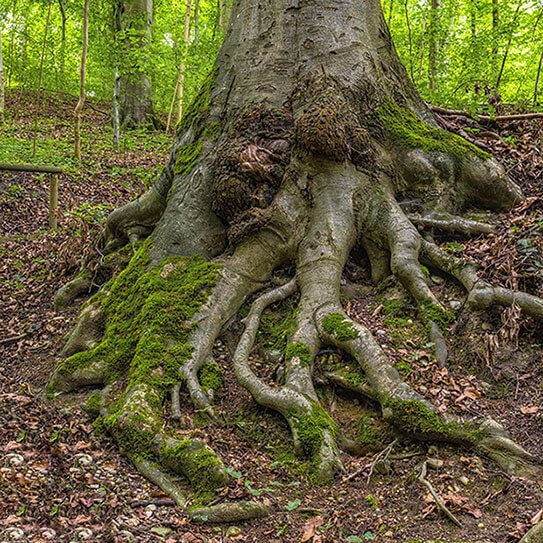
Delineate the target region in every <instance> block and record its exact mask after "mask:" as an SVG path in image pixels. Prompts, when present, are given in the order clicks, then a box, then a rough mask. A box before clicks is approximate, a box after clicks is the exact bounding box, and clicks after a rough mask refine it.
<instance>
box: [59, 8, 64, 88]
mask: <svg viewBox="0 0 543 543" xmlns="http://www.w3.org/2000/svg"><path fill="white" fill-rule="evenodd" d="M65 1H66V0H58V7H59V11H60V17H61V26H60V36H61V37H60V70H59V71H60V78H61V81H62V83H64V81H65V75H66V74H65V69H66V6H65Z"/></svg>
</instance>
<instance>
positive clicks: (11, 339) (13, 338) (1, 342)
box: [0, 334, 28, 345]
mask: <svg viewBox="0 0 543 543" xmlns="http://www.w3.org/2000/svg"><path fill="white" fill-rule="evenodd" d="M26 336H28V334H19V335H18V336H11V337H7V338H4V339H0V345H8V344H10V343H13V342H14V341H20V340H21V339H24V338H25V337H26Z"/></svg>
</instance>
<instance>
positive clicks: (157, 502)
mask: <svg viewBox="0 0 543 543" xmlns="http://www.w3.org/2000/svg"><path fill="white" fill-rule="evenodd" d="M148 505H156V506H158V507H166V506H167V507H170V506H174V505H176V503H175V502H174V501H173V500H142V501H137V502H132V503H131V504H130V506H131V507H133V508H136V507H147V506H148Z"/></svg>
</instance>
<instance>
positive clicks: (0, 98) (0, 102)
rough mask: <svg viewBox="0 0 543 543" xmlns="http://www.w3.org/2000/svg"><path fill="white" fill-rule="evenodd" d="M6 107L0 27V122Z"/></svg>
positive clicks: (0, 30)
mask: <svg viewBox="0 0 543 543" xmlns="http://www.w3.org/2000/svg"><path fill="white" fill-rule="evenodd" d="M5 108H6V83H5V80H4V58H3V55H2V29H1V28H0V122H3V121H4V114H5Z"/></svg>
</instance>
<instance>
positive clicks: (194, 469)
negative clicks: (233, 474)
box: [160, 439, 227, 492]
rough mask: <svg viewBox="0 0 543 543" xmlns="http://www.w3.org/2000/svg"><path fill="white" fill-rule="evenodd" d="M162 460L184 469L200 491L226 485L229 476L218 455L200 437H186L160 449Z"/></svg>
mask: <svg viewBox="0 0 543 543" xmlns="http://www.w3.org/2000/svg"><path fill="white" fill-rule="evenodd" d="M160 459H161V461H162V462H163V463H164V464H165V465H166V466H168V467H170V468H171V469H173V470H174V471H182V472H183V474H184V475H185V476H186V477H187V479H188V480H189V481H190V483H191V485H192V487H193V488H194V489H195V490H196V491H198V492H207V491H210V490H215V489H217V488H220V487H222V486H224V485H225V484H226V482H227V477H226V474H225V472H224V466H223V464H222V462H221V461H220V459H219V458H218V457H217V455H216V454H215V453H214V452H213V451H212V450H211V449H210V448H209V447H207V446H206V445H205V443H204V442H203V441H201V440H199V439H184V440H183V441H179V442H177V443H175V444H173V445H165V446H163V447H162V448H161V450H160Z"/></svg>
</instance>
